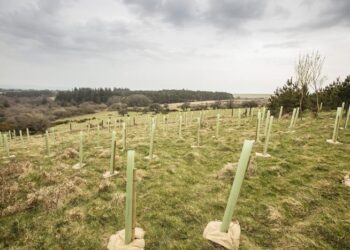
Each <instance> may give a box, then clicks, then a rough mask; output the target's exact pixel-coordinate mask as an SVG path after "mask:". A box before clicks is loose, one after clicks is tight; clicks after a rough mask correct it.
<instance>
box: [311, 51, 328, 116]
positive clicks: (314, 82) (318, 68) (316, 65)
mask: <svg viewBox="0 0 350 250" xmlns="http://www.w3.org/2000/svg"><path fill="white" fill-rule="evenodd" d="M324 60H325V57H324V56H321V55H320V54H319V53H318V51H316V52H313V53H312V54H311V69H310V74H311V87H312V88H313V90H314V91H315V95H316V106H317V109H316V117H317V116H318V113H319V112H320V100H319V96H320V94H319V93H320V90H321V89H322V86H323V84H324V82H325V81H326V79H327V78H326V77H325V76H322V68H323V63H324Z"/></svg>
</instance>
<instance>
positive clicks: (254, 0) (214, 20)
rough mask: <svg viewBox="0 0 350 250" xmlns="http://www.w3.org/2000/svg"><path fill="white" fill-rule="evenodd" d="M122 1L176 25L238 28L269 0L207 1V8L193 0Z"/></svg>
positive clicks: (142, 12) (141, 12) (254, 17)
mask: <svg viewBox="0 0 350 250" xmlns="http://www.w3.org/2000/svg"><path fill="white" fill-rule="evenodd" d="M124 3H125V4H128V5H130V6H133V7H135V8H136V9H137V11H139V13H140V14H141V15H143V16H146V17H152V16H160V17H161V18H162V19H163V20H165V21H167V22H169V23H172V24H175V25H184V24H186V25H188V24H190V23H199V22H203V23H205V24H212V25H214V26H219V27H234V28H238V26H240V25H241V24H242V23H244V22H246V21H249V20H253V19H257V18H260V17H262V16H263V15H264V13H265V9H266V6H267V4H268V1H261V0H245V1H240V0H231V1H229V0H209V1H208V8H207V9H204V8H201V7H202V6H201V3H200V1H193V0H163V1H159V0H124ZM202 4H203V3H202Z"/></svg>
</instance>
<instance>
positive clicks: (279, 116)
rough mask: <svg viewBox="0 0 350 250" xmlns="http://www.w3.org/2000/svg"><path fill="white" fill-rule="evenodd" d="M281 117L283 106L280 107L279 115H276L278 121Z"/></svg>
mask: <svg viewBox="0 0 350 250" xmlns="http://www.w3.org/2000/svg"><path fill="white" fill-rule="evenodd" d="M282 115H283V106H281V107H280V113H279V115H278V120H281V118H282Z"/></svg>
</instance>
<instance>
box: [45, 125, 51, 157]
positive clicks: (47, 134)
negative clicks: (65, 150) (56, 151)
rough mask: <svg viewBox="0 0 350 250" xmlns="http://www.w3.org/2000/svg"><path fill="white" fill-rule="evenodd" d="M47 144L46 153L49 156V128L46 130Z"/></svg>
mask: <svg viewBox="0 0 350 250" xmlns="http://www.w3.org/2000/svg"><path fill="white" fill-rule="evenodd" d="M45 146H46V154H47V156H50V146H49V132H48V131H47V130H46V132H45Z"/></svg>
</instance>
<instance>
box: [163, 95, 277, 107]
mask: <svg viewBox="0 0 350 250" xmlns="http://www.w3.org/2000/svg"><path fill="white" fill-rule="evenodd" d="M269 97H270V94H235V95H234V100H233V102H234V103H235V104H241V103H243V102H248V101H256V102H257V103H258V104H259V105H264V104H266V103H267V101H268V99H269ZM216 101H217V100H208V101H196V102H190V104H191V105H192V106H196V105H201V104H208V105H210V104H212V103H215V102H216ZM229 101H230V100H221V102H229ZM181 104H183V102H178V103H170V104H169V108H170V109H175V108H177V107H179V106H180V105H181Z"/></svg>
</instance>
